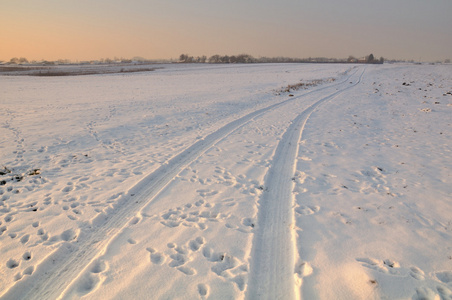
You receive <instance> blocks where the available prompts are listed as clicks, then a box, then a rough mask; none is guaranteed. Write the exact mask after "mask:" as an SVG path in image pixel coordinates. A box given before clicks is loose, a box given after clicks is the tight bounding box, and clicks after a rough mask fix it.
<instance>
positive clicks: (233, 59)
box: [178, 54, 384, 64]
mask: <svg viewBox="0 0 452 300" xmlns="http://www.w3.org/2000/svg"><path fill="white" fill-rule="evenodd" d="M178 62H179V63H210V64H234V63H239V64H249V63H367V64H382V63H384V58H383V57H380V59H376V58H375V57H374V55H373V54H370V55H367V56H366V57H364V58H359V59H358V58H355V57H354V56H349V57H348V58H347V59H337V58H326V57H314V58H312V57H309V58H303V59H302V58H290V57H282V56H278V57H260V58H255V57H253V56H251V55H249V54H240V55H231V56H229V55H218V54H216V55H212V56H210V57H207V56H205V55H203V56H190V55H188V54H181V55H180V56H179V60H178Z"/></svg>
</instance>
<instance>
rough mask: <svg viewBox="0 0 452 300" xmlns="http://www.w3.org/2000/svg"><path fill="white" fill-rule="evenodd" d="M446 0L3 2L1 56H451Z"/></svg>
mask: <svg viewBox="0 0 452 300" xmlns="http://www.w3.org/2000/svg"><path fill="white" fill-rule="evenodd" d="M451 15H452V1H451V0H431V1H426V0H380V1H376V0H372V1H370V0H341V1H338V0H323V1H318V0H304V1H302V0H278V1H276V0H259V1H258V0H228V1H225V0H222V1H219V0H209V1H207V0H191V1H187V0H172V1H171V0H170V1H168V0H165V1H163V0H127V1H125V0H108V1H107V0H39V1H37V0H1V1H0V60H10V59H11V58H12V57H26V58H28V59H29V60H40V59H46V60H56V59H71V60H91V59H99V58H113V57H125V58H132V57H134V56H141V57H145V58H149V59H160V58H163V59H168V58H177V57H179V55H180V54H181V53H187V54H190V55H193V56H200V55H207V56H210V55H214V54H220V55H232V54H241V53H247V54H250V55H253V56H255V57H260V56H288V57H300V58H305V57H336V58H346V57H348V56H349V55H354V56H357V57H360V56H365V55H368V54H370V53H373V54H374V55H375V56H376V57H380V56H383V57H385V58H395V59H414V60H416V61H418V60H422V61H434V60H444V59H446V58H450V59H452V17H451Z"/></svg>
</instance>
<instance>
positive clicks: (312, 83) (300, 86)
mask: <svg viewBox="0 0 452 300" xmlns="http://www.w3.org/2000/svg"><path fill="white" fill-rule="evenodd" d="M335 80H336V79H335V78H327V79H314V80H311V81H308V82H299V83H295V84H289V85H288V86H286V87H284V88H282V89H280V90H277V91H276V93H277V95H279V94H281V93H290V92H292V91H298V90H301V89H304V90H306V89H308V88H310V87H313V86H317V85H320V84H323V83H327V82H333V81H335Z"/></svg>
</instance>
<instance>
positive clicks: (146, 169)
mask: <svg viewBox="0 0 452 300" xmlns="http://www.w3.org/2000/svg"><path fill="white" fill-rule="evenodd" d="M364 69H365V68H364V66H351V65H300V64H287V65H243V66H203V65H200V66H197V65H177V66H174V65H168V66H166V68H163V69H159V70H155V71H153V72H149V73H136V74H127V75H124V74H121V75H94V76H86V77H77V78H75V77H65V78H33V77H7V76H5V77H0V96H1V99H0V105H1V106H2V113H1V116H0V117H1V120H2V123H3V126H2V128H1V130H2V139H1V140H0V150H1V155H2V156H1V159H2V161H1V164H2V165H3V166H4V168H3V170H0V171H2V173H4V174H3V175H2V176H1V178H0V179H2V180H4V184H3V185H2V186H0V196H1V202H0V205H1V207H0V208H1V210H0V214H1V223H0V232H1V234H0V241H1V245H2V246H1V249H0V253H2V256H1V257H2V258H3V260H4V262H3V263H2V265H0V274H1V280H0V289H1V290H2V291H3V293H2V294H1V295H2V296H1V298H2V299H25V298H26V299H33V298H35V299H42V298H46V299H57V298H62V299H72V298H79V297H81V296H83V297H86V298H87V299H90V298H92V299H97V298H103V299H104V298H105V299H109V298H118V299H124V298H139V299H146V298H148V299H149V298H155V299H178V298H180V299H193V298H203V299H207V298H209V299H232V298H235V299H237V298H244V297H246V298H248V299H298V298H305V299H316V298H318V299H331V298H332V297H333V298H338V299H339V298H340V299H363V298H396V299H399V298H407V297H408V298H409V297H419V299H421V298H422V297H424V298H425V297H427V298H428V297H431V298H432V297H433V298H432V299H434V297H435V295H439V296H441V297H443V298H444V299H449V298H447V297H451V296H450V295H452V292H451V290H452V287H451V284H452V280H451V277H452V272H451V271H450V270H452V267H451V264H452V259H451V256H452V252H451V251H452V243H451V233H452V226H451V225H450V224H451V222H452V219H451V218H450V216H449V214H448V213H447V211H448V210H450V208H452V203H451V199H450V198H451V197H450V195H451V194H452V190H451V188H450V186H452V182H451V181H452V179H451V173H450V170H451V147H450V146H451V142H450V140H451V139H450V135H451V121H452V120H451V115H452V114H451V110H452V96H450V95H449V94H448V92H450V91H451V90H452V84H451V82H452V80H451V74H452V70H451V68H450V66H447V65H446V66H413V65H393V66H391V65H384V66H369V67H368V68H367V71H366V72H364ZM331 78H334V79H335V80H334V81H333V80H332V79H331ZM318 79H323V83H322V84H321V85H318V86H309V85H307V86H309V87H308V88H307V89H301V90H298V91H290V92H280V90H282V89H283V88H284V87H285V86H287V85H288V84H296V83H298V82H300V81H301V82H305V83H309V82H311V81H313V80H318ZM427 166H428V167H427ZM38 169H39V170H38ZM33 170H38V171H37V172H33ZM37 173H39V174H37ZM426 174H428V176H427V177H425V175H426ZM432 203H434V204H432ZM432 205H433V206H432ZM388 225H389V226H388ZM426 239H427V240H426ZM423 243H428V244H430V245H436V244H439V245H442V247H436V248H432V247H427V246H425V245H424V244H423ZM427 249H428V250H427Z"/></svg>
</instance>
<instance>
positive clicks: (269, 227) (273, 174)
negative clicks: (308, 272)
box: [247, 70, 365, 300]
mask: <svg viewBox="0 0 452 300" xmlns="http://www.w3.org/2000/svg"><path fill="white" fill-rule="evenodd" d="M364 71H365V70H363V71H362V73H361V75H360V76H359V77H358V79H357V80H356V82H354V83H353V84H347V86H345V87H344V88H342V89H340V90H338V91H337V92H334V93H332V94H330V95H328V96H326V97H324V98H322V99H320V100H318V101H317V102H315V103H314V104H312V105H311V106H309V107H308V108H307V109H305V110H304V111H303V112H302V113H301V114H300V115H298V117H297V118H295V119H294V120H293V122H292V124H291V125H290V126H289V128H288V129H287V130H286V132H285V133H284V135H283V136H282V139H281V141H280V142H279V144H278V147H277V148H276V151H275V155H274V159H273V162H272V165H271V167H270V169H269V171H268V173H267V175H266V178H265V184H264V192H263V194H262V197H261V199H260V200H259V210H258V217H257V227H256V231H255V234H254V238H253V246H252V250H251V254H250V255H251V260H250V277H249V281H248V289H247V298H248V299H272V300H274V299H285V300H287V299H299V298H300V295H299V291H298V290H297V289H296V285H295V277H294V276H295V272H294V269H295V260H296V254H295V253H296V245H295V241H296V239H295V230H294V224H295V219H294V211H293V206H294V196H293V192H292V191H293V188H294V182H293V176H294V173H295V167H296V157H297V153H298V144H299V141H300V139H301V136H302V133H303V129H304V126H305V124H306V122H307V121H308V119H309V117H310V116H311V114H312V113H313V112H314V111H315V110H316V109H317V108H319V107H320V105H322V104H324V103H325V102H327V101H329V100H331V99H333V98H334V97H336V96H338V95H339V94H341V93H343V92H345V91H346V90H348V89H350V88H352V87H354V86H356V85H357V84H359V83H360V82H361V79H362V77H363V75H364Z"/></svg>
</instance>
